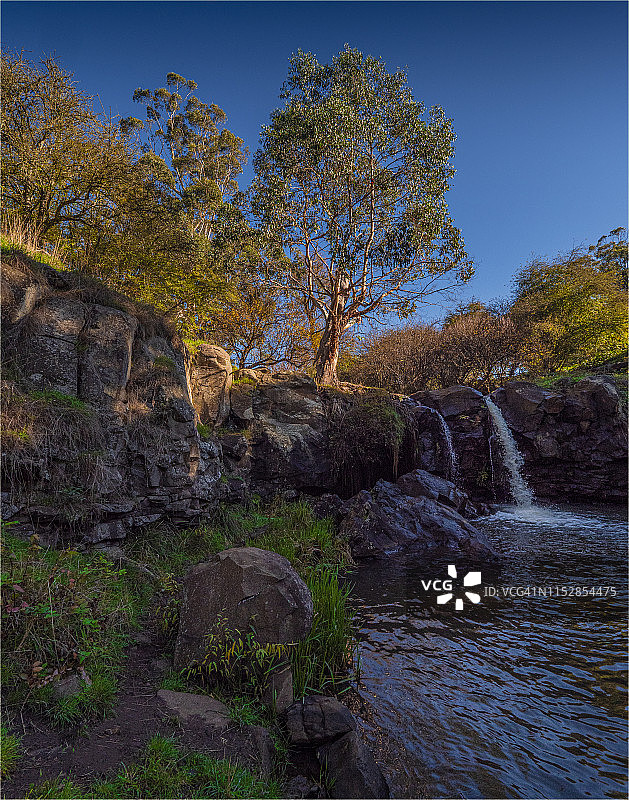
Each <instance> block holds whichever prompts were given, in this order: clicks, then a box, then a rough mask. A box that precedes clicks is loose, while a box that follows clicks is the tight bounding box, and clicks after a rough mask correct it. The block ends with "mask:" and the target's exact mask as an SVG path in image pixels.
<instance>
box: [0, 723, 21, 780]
mask: <svg viewBox="0 0 629 800" xmlns="http://www.w3.org/2000/svg"><path fill="white" fill-rule="evenodd" d="M21 758H22V747H21V744H20V739H19V737H18V736H15V735H14V734H11V733H9V732H8V730H7V728H6V727H5V726H4V725H2V726H0V776H2V777H3V778H8V777H9V775H10V774H11V773H12V772H13V770H14V769H15V767H16V766H17V764H18V762H19V760H20V759H21Z"/></svg>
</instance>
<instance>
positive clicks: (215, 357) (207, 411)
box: [190, 342, 232, 426]
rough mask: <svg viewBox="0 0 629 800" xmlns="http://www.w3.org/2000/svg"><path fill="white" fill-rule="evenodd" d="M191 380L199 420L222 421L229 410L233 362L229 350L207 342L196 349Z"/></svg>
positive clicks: (208, 422) (206, 421)
mask: <svg viewBox="0 0 629 800" xmlns="http://www.w3.org/2000/svg"><path fill="white" fill-rule="evenodd" d="M190 380H191V384H192V398H193V402H194V407H195V408H196V410H197V413H198V415H199V419H200V421H201V422H202V423H203V424H204V425H216V426H219V425H222V424H223V422H225V420H226V419H227V417H228V416H229V410H230V402H229V391H230V389H231V385H232V365H231V361H230V358H229V354H228V353H227V352H226V351H225V350H223V348H222V347H218V346H217V345H214V344H207V343H205V342H204V343H203V344H201V345H200V346H199V348H198V350H197V351H196V353H195V356H194V365H193V367H192V370H191V376H190Z"/></svg>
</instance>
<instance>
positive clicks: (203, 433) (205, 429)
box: [197, 422, 212, 439]
mask: <svg viewBox="0 0 629 800" xmlns="http://www.w3.org/2000/svg"><path fill="white" fill-rule="evenodd" d="M197 431H198V433H199V436H200V437H201V438H202V439H210V438H211V436H212V426H211V425H204V424H203V423H202V422H197Z"/></svg>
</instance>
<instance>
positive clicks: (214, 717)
mask: <svg viewBox="0 0 629 800" xmlns="http://www.w3.org/2000/svg"><path fill="white" fill-rule="evenodd" d="M157 697H158V698H159V700H161V702H162V703H163V704H164V706H165V709H166V711H167V712H168V714H169V716H173V717H176V718H177V719H178V720H179V721H180V722H182V723H183V724H184V725H185V723H186V722H190V721H192V720H195V721H200V722H202V723H203V724H204V725H207V726H208V727H210V728H226V727H227V726H228V725H229V708H227V706H226V705H225V704H224V703H221V702H220V701H219V700H216V699H215V698H213V697H208V696H207V695H205V694H191V693H190V692H172V691H170V690H169V689H160V691H159V692H158V693H157Z"/></svg>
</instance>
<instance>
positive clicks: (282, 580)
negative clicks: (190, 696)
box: [175, 547, 313, 669]
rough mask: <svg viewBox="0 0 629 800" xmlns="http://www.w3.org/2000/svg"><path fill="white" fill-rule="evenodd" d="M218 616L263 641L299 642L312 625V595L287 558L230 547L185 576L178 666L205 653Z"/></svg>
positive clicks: (267, 642) (250, 548)
mask: <svg viewBox="0 0 629 800" xmlns="http://www.w3.org/2000/svg"><path fill="white" fill-rule="evenodd" d="M219 616H223V617H224V618H225V619H226V627H227V628H229V629H230V630H232V631H234V630H238V631H240V632H241V633H243V634H244V633H246V632H247V631H249V630H250V629H251V628H253V629H254V630H255V632H256V638H257V640H258V641H259V642H260V643H261V644H288V643H291V642H298V641H301V640H302V639H303V638H305V637H306V636H307V635H308V633H309V631H310V628H311V626H312V617H313V607H312V597H311V595H310V592H309V590H308V587H307V586H306V584H305V583H304V582H303V581H302V579H301V578H300V577H299V575H298V574H297V573H296V572H295V570H294V569H293V568H292V567H291V565H290V562H289V561H288V559H286V558H284V557H283V556H280V555H278V554H277V553H272V552H270V551H268V550H260V549H258V548H257V547H234V548H232V549H230V550H224V551H223V552H222V553H219V554H218V555H216V556H214V557H213V558H212V559H211V560H210V561H207V562H204V563H202V564H197V565H196V566H194V567H192V569H191V570H190V571H189V572H188V574H187V575H186V577H185V579H184V582H183V596H182V604H181V613H180V622H179V635H178V637H177V643H176V647H175V667H176V668H177V669H182V668H184V667H186V666H188V665H189V664H191V663H193V662H195V661H197V660H198V659H201V658H203V655H204V644H203V642H204V637H205V636H206V635H207V634H209V633H211V632H212V631H215V629H216V622H217V619H218V617H219Z"/></svg>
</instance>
